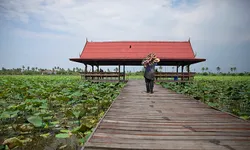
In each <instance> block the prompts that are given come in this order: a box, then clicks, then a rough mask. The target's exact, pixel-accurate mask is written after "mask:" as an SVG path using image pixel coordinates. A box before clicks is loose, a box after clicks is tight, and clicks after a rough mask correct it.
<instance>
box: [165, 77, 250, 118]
mask: <svg viewBox="0 0 250 150" xmlns="http://www.w3.org/2000/svg"><path fill="white" fill-rule="evenodd" d="M161 84H162V86H163V87H165V88H168V89H171V90H173V91H176V92H177V93H182V94H187V95H190V96H192V97H194V98H195V99H197V100H201V101H202V102H205V103H207V104H208V105H210V106H212V107H215V108H218V109H220V110H222V111H226V112H230V113H233V114H235V115H237V116H240V117H241V118H243V119H250V77H249V76H196V77H195V80H194V82H193V83H186V84H181V83H179V84H177V83H161Z"/></svg>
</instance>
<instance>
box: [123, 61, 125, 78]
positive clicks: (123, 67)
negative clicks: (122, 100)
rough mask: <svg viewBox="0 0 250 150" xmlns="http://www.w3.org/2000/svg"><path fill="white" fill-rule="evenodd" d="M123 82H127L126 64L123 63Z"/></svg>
mask: <svg viewBox="0 0 250 150" xmlns="http://www.w3.org/2000/svg"><path fill="white" fill-rule="evenodd" d="M123 82H125V65H123Z"/></svg>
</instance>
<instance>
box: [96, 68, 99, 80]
mask: <svg viewBox="0 0 250 150" xmlns="http://www.w3.org/2000/svg"><path fill="white" fill-rule="evenodd" d="M96 67H97V72H98V73H100V70H99V65H96ZM97 79H98V80H100V77H97Z"/></svg>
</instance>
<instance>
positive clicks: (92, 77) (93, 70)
mask: <svg viewBox="0 0 250 150" xmlns="http://www.w3.org/2000/svg"><path fill="white" fill-rule="evenodd" d="M91 66H92V73H94V65H91ZM93 79H94V77H93V76H92V80H93Z"/></svg>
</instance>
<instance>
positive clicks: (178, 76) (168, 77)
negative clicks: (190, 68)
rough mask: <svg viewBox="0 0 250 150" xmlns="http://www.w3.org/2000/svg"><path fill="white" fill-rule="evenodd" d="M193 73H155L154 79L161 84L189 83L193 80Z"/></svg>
mask: <svg viewBox="0 0 250 150" xmlns="http://www.w3.org/2000/svg"><path fill="white" fill-rule="evenodd" d="M194 75H195V72H190V73H188V72H184V73H175V72H157V73H155V78H156V80H157V81H163V82H189V81H190V80H193V78H194Z"/></svg>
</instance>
